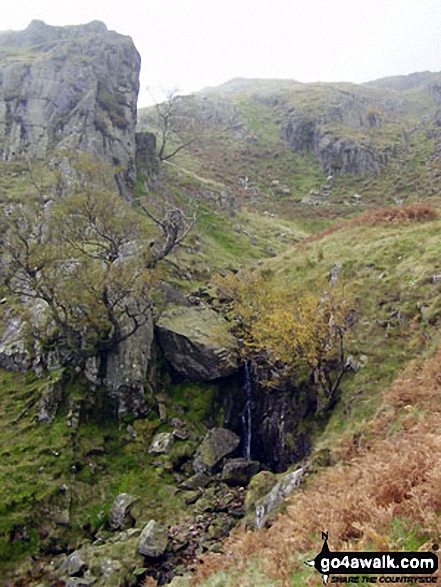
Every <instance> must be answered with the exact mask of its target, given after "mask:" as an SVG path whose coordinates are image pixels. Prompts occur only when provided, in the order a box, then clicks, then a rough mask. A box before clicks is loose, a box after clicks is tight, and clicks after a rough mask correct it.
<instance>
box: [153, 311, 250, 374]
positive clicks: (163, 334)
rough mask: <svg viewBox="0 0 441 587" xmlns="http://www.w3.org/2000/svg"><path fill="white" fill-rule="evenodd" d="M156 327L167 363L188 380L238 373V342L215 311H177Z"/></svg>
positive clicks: (167, 314) (161, 318) (165, 317)
mask: <svg viewBox="0 0 441 587" xmlns="http://www.w3.org/2000/svg"><path fill="white" fill-rule="evenodd" d="M156 328H157V332H158V339H159V343H160V345H161V347H162V349H163V351H164V355H165V357H166V359H167V361H169V362H170V364H171V365H172V366H173V368H174V369H175V370H176V371H177V372H178V373H180V374H181V375H184V376H185V377H187V378H188V379H190V380H195V381H211V380H213V379H217V378H219V377H226V376H228V375H231V374H232V373H234V372H235V371H237V369H238V367H239V363H238V350H237V342H236V340H235V338H234V337H233V336H232V335H231V334H230V332H229V330H228V325H227V323H226V321H225V320H224V319H223V318H222V317H220V316H219V315H218V314H216V312H214V311H213V310H210V309H209V308H205V307H203V306H192V307H189V308H182V307H179V308H175V309H173V310H171V311H169V312H166V313H163V314H162V315H161V316H160V318H159V319H158V321H157V324H156Z"/></svg>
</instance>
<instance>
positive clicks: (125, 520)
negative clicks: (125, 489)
mask: <svg viewBox="0 0 441 587" xmlns="http://www.w3.org/2000/svg"><path fill="white" fill-rule="evenodd" d="M136 502H137V498H136V497H133V495H130V494H129V493H121V494H120V495H118V497H117V498H116V499H115V501H114V503H113V507H112V510H111V512H110V526H111V527H112V528H113V529H114V530H125V529H127V528H131V527H132V526H134V524H135V521H136V520H135V519H134V518H133V516H132V514H131V509H132V507H133V506H134V504H135V503H136Z"/></svg>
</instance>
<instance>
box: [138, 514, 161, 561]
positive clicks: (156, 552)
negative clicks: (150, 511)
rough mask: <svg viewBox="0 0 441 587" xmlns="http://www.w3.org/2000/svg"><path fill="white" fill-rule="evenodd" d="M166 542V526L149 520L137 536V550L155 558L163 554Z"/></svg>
mask: <svg viewBox="0 0 441 587" xmlns="http://www.w3.org/2000/svg"><path fill="white" fill-rule="evenodd" d="M167 544H168V532H167V528H166V527H165V526H163V525H162V524H159V523H158V522H155V520H150V522H149V523H148V524H147V525H146V526H145V527H144V529H143V531H142V532H141V536H140V537H139V542H138V552H139V553H140V554H142V555H144V556H149V557H151V558H157V557H159V556H161V555H163V554H164V552H165V549H166V548H167Z"/></svg>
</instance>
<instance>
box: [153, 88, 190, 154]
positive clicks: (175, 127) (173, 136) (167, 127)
mask: <svg viewBox="0 0 441 587" xmlns="http://www.w3.org/2000/svg"><path fill="white" fill-rule="evenodd" d="M191 100H192V98H186V99H184V98H183V97H182V96H178V95H177V89H172V90H168V91H167V92H166V98H165V100H164V101H163V102H156V100H155V110H156V124H157V126H158V128H159V141H158V148H159V150H158V158H159V160H160V161H169V160H170V159H172V158H173V157H174V156H175V155H177V154H178V153H179V152H180V151H182V150H183V149H186V148H187V147H189V146H190V145H191V144H193V143H194V142H195V141H197V140H198V138H199V135H200V132H201V127H200V124H199V122H198V117H197V115H196V113H195V112H194V111H193V109H192V103H191Z"/></svg>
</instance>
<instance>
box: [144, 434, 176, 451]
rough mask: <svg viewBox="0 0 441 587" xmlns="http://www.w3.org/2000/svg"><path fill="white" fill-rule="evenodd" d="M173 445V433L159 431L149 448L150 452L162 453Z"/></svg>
mask: <svg viewBox="0 0 441 587" xmlns="http://www.w3.org/2000/svg"><path fill="white" fill-rule="evenodd" d="M172 446H173V434H172V433H171V432H160V433H159V434H157V435H156V436H155V437H154V439H153V442H152V444H151V446H150V448H149V452H150V453H154V454H164V453H167V452H168V451H169V450H170V449H171V447H172Z"/></svg>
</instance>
